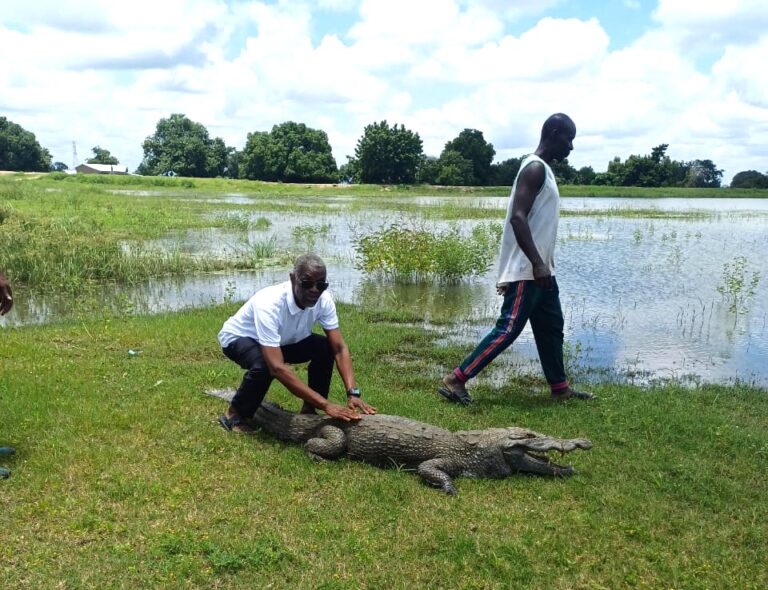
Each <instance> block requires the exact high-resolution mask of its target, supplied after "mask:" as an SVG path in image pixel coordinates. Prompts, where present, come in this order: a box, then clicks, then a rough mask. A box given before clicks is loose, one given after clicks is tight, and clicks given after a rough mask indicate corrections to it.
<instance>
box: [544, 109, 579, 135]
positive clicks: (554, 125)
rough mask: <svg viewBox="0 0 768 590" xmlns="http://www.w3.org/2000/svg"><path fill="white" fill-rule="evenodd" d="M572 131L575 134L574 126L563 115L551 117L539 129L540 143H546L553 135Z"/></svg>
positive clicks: (568, 118) (567, 117)
mask: <svg viewBox="0 0 768 590" xmlns="http://www.w3.org/2000/svg"><path fill="white" fill-rule="evenodd" d="M568 131H573V133H574V135H575V134H576V124H575V123H574V122H573V120H572V119H571V118H570V117H569V116H568V115H566V114H564V113H555V114H554V115H551V116H550V117H549V118H548V119H547V120H546V121H544V125H543V126H542V127H541V141H546V140H547V139H549V138H550V137H552V135H553V134H555V133H561V132H568Z"/></svg>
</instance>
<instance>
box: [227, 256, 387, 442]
mask: <svg viewBox="0 0 768 590" xmlns="http://www.w3.org/2000/svg"><path fill="white" fill-rule="evenodd" d="M289 276H290V280H289V281H285V282H283V283H280V284H277V285H273V286H271V287H265V288H264V289H261V290H260V291H257V292H256V293H255V294H254V295H253V296H252V297H251V298H250V299H248V301H246V302H245V303H244V304H243V306H242V307H241V308H240V309H239V310H238V311H237V313H235V315H233V316H232V317H230V318H229V319H228V320H227V321H226V322H224V326H223V327H222V328H221V331H220V332H219V335H218V338H219V343H220V344H221V347H222V350H223V352H224V354H225V355H226V356H227V358H229V359H231V360H232V361H234V362H235V363H237V364H238V365H240V366H241V367H242V368H243V369H245V371H246V372H245V375H244V376H243V381H242V383H241V384H240V387H239V388H238V390H237V392H236V393H235V396H234V397H233V398H232V401H231V403H230V405H229V408H227V412H226V414H224V415H223V416H221V417H220V418H219V422H220V423H221V425H222V426H223V427H224V428H226V429H227V430H230V431H232V432H239V433H248V432H252V431H253V428H252V427H251V426H250V425H249V423H248V421H249V419H250V418H251V417H252V416H253V414H254V412H255V411H256V409H257V408H258V407H259V405H260V404H261V402H262V401H263V400H264V396H265V395H266V394H267V390H268V389H269V386H270V384H271V383H272V380H273V379H277V380H278V381H279V382H280V383H282V384H283V385H284V386H285V387H286V388H287V389H288V391H290V392H291V393H292V394H293V395H295V396H296V397H298V398H301V399H302V400H304V404H303V406H302V409H301V411H302V413H314V412H315V410H316V409H319V410H322V411H323V412H325V413H326V414H328V415H329V416H332V417H334V418H340V419H342V420H346V421H349V420H359V419H360V412H362V413H363V414H375V413H376V409H375V408H373V407H371V406H369V405H368V404H367V403H365V402H364V401H363V400H362V399H361V398H360V390H359V389H358V388H357V386H356V384H355V375H354V371H353V369H352V358H351V357H350V354H349V348H347V344H346V343H345V342H344V338H343V337H342V335H341V330H340V329H339V318H338V316H337V315H336V305H335V304H334V302H333V299H332V298H331V295H330V293H329V292H328V291H327V289H328V281H327V276H326V267H325V263H324V262H323V261H322V260H321V259H320V258H319V257H318V256H316V255H314V254H304V255H302V256H299V257H298V258H297V259H296V261H295V262H294V265H293V272H291V273H290V275H289ZM315 323H319V324H320V326H321V327H322V329H323V331H324V332H325V336H323V335H320V334H314V333H312V327H313V326H314V324H315ZM306 362H308V363H309V366H308V368H307V372H308V383H307V384H304V382H303V381H302V380H301V379H299V377H298V375H296V373H295V372H294V370H293V368H292V367H291V365H294V364H298V363H306ZM334 364H335V365H336V368H337V370H338V372H339V376H340V377H341V380H342V381H343V383H344V388H345V389H346V391H347V404H346V406H342V405H338V404H334V403H332V402H330V401H328V393H329V390H330V387H331V377H332V375H333V366H334Z"/></svg>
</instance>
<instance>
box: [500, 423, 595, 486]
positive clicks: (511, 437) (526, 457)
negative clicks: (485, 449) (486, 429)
mask: <svg viewBox="0 0 768 590" xmlns="http://www.w3.org/2000/svg"><path fill="white" fill-rule="evenodd" d="M499 430H504V431H506V436H503V437H502V440H501V441H499V442H500V443H501V451H502V454H503V455H504V461H505V462H506V463H507V465H508V466H509V468H510V469H511V470H512V471H514V472H520V473H534V474H537V475H554V476H565V475H571V474H573V472H574V470H573V467H571V466H570V465H558V464H557V463H555V462H553V461H552V460H551V459H550V458H549V456H548V454H549V453H551V452H552V451H557V452H559V453H560V454H561V455H564V454H565V453H570V452H571V451H573V450H575V449H583V450H588V449H591V448H592V443H591V442H590V441H588V440H587V439H585V438H553V437H551V436H547V435H545V434H539V433H538V432H533V431H532V430H527V429H525V428H504V429H499Z"/></svg>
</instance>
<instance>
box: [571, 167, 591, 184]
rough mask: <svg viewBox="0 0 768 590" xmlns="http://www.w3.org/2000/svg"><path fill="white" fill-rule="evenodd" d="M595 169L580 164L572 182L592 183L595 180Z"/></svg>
mask: <svg viewBox="0 0 768 590" xmlns="http://www.w3.org/2000/svg"><path fill="white" fill-rule="evenodd" d="M595 176H596V174H595V171H594V170H593V169H592V166H582V167H581V168H579V169H578V171H577V172H576V178H575V179H574V181H573V184H592V183H593V182H594V181H595Z"/></svg>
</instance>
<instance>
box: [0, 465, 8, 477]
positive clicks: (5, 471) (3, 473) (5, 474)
mask: <svg viewBox="0 0 768 590" xmlns="http://www.w3.org/2000/svg"><path fill="white" fill-rule="evenodd" d="M9 477H11V470H10V469H6V468H5V467H0V479H8V478H9Z"/></svg>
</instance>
